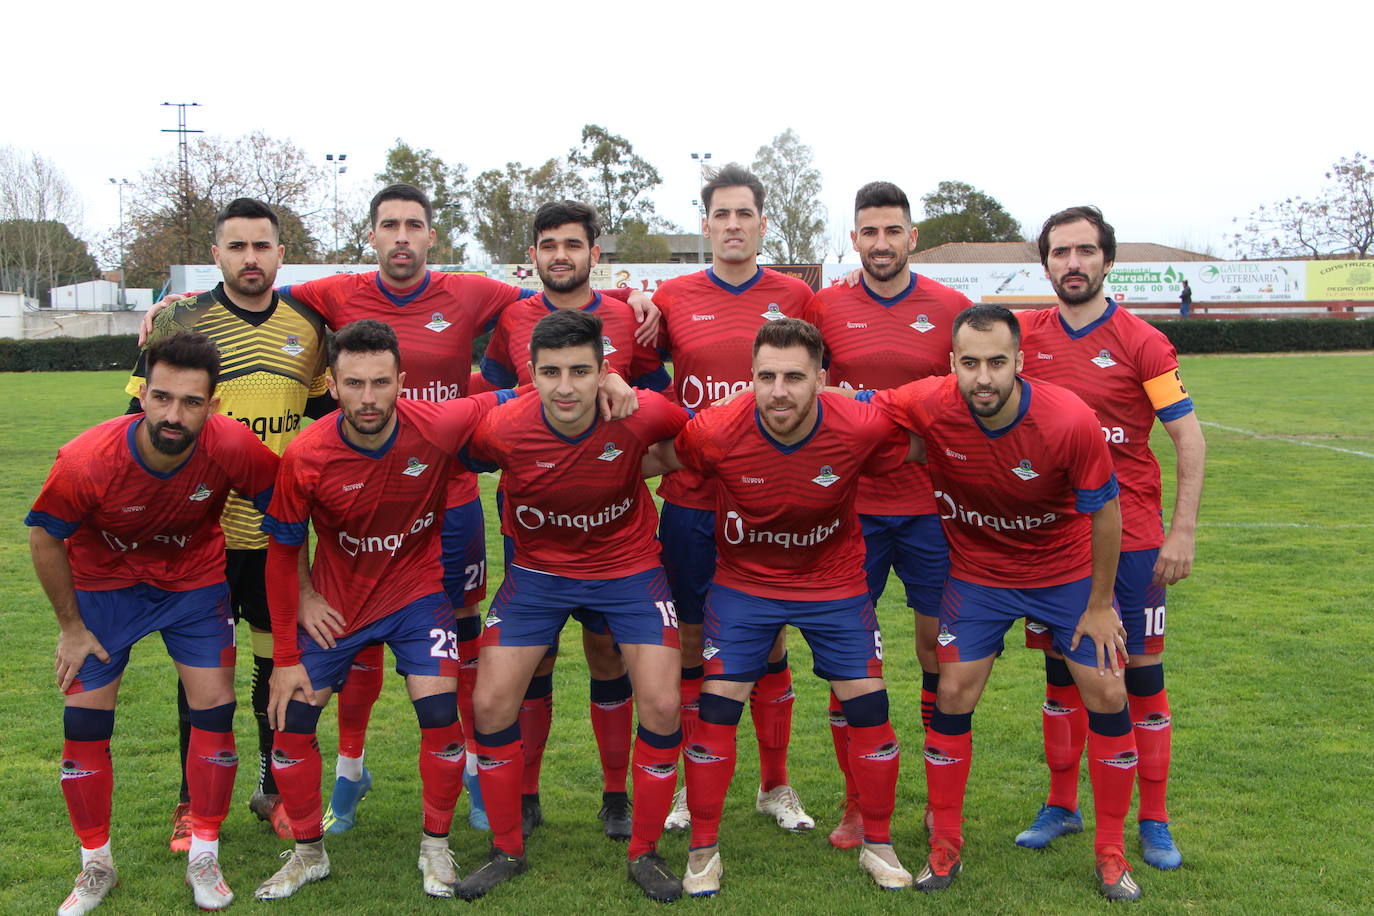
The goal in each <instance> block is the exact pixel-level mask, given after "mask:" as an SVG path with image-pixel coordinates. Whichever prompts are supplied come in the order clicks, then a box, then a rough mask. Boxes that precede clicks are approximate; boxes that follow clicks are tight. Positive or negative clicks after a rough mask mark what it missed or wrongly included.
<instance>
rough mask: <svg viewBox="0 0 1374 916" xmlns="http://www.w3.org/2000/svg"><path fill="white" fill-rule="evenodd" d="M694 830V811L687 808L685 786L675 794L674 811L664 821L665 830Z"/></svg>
mask: <svg viewBox="0 0 1374 916" xmlns="http://www.w3.org/2000/svg"><path fill="white" fill-rule="evenodd" d="M691 828H692V809H690V808H688V807H687V787H686V786H683V787H682V788H680V789H678V790H677V792H675V793H674V794H673V810H672V811H669V812H668V816H667V817H665V818H664V819H663V829H664V830H690V829H691Z"/></svg>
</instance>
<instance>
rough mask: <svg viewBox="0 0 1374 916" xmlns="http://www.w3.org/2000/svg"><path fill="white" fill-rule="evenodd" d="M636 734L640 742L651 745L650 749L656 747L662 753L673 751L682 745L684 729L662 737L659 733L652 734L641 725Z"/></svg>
mask: <svg viewBox="0 0 1374 916" xmlns="http://www.w3.org/2000/svg"><path fill="white" fill-rule="evenodd" d="M635 734H636V735H638V736H639V740H640V741H643V742H644V743H645V744H647V745H649V747H656V748H658V749H659V750H661V751H668V750H672V749H673V748H675V747H677V746H678V745H680V744H682V729H680V728H679V729H678V730H677V731H675V732H673V733H672V734H669V735H660V734H659V733H658V732H651V731H649V730H648V729H647V728H645V727H644V726H643V725H641V726H639V728H638V729H637V730H636V732H635Z"/></svg>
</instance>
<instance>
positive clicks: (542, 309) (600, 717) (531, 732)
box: [481, 200, 671, 839]
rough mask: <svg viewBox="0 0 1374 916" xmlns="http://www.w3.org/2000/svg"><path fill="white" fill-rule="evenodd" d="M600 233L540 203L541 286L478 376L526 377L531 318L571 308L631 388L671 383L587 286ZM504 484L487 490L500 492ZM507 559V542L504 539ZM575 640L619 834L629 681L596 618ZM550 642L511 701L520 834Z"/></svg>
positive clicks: (535, 763)
mask: <svg viewBox="0 0 1374 916" xmlns="http://www.w3.org/2000/svg"><path fill="white" fill-rule="evenodd" d="M600 234H601V228H600V223H599V221H598V219H597V214H596V211H595V210H593V209H592V208H591V207H589V206H587V205H586V204H583V203H579V202H577V201H572V200H564V201H556V202H550V203H546V204H544V205H543V206H541V207H540V208H539V210H538V211H536V213H535V215H534V228H533V233H532V241H533V244H532V245H531V246H530V249H529V257H530V262H531V263H532V264H534V266H535V268H536V270H538V272H539V279H540V281H541V282H542V283H543V284H544V289H543V291H542V292H541V293H540V294H539V295H537V296H534V297H533V298H530V299H524V300H522V301H520V302H518V303H516V304H515V305H512V306H509V307H507V308H506V309H505V310H504V311H503V312H502V313H501V317H500V319H498V321H497V323H496V330H495V331H493V332H492V335H491V340H490V342H489V343H488V344H487V350H486V354H485V355H484V356H483V357H482V362H481V369H482V376H483V378H484V379H485V380H486V381H487V382H489V383H491V384H492V385H493V386H495V387H497V388H506V387H511V386H514V385H517V384H525V383H528V382H530V381H531V378H530V370H529V354H530V334H531V333H532V332H533V330H534V327H535V325H536V324H538V322H539V321H540V319H542V318H545V317H546V316H548V315H551V314H553V313H554V312H556V311H558V310H559V309H570V310H580V311H583V312H586V313H587V314H590V315H595V316H596V317H597V318H599V319H600V320H601V325H602V330H601V341H602V350H603V354H604V358H605V362H606V365H607V366H608V367H610V368H611V369H613V370H615V371H616V372H618V373H619V374H620V376H621V377H622V378H625V379H628V380H629V381H630V384H632V385H633V386H634V387H636V388H645V389H651V390H653V391H663V390H664V389H665V388H667V387H668V386H669V385H670V384H671V379H669V377H668V373H667V372H666V371H665V370H664V368H663V361H662V359H661V358H660V357H659V355H658V352H657V351H656V350H654V349H652V348H651V347H646V346H644V345H642V344H640V343H639V342H638V341H636V340H635V329H636V326H637V325H636V322H635V317H634V312H633V310H632V309H631V308H630V306H629V305H627V304H626V303H624V302H621V301H620V300H618V299H612V298H609V297H606V296H603V295H602V294H601V293H598V292H594V291H593V290H592V288H591V272H592V268H593V267H594V266H596V263H597V261H598V260H599V259H600V255H601V249H600V247H599V246H597V244H596V240H597V238H598V236H600ZM504 491H505V488H504V486H503V487H502V489H501V490H500V491H498V493H497V497H496V498H497V502H498V505H499V504H501V503H502V501H503V499H504ZM505 546H506V553H507V556H506V562H507V564H508V565H509V562H510V551H511V541H510V539H509V538H506V539H505ZM582 622H583V628H582V647H583V651H584V653H585V655H586V658H587V668H588V673H589V675H590V694H591V703H590V715H591V722H592V731H593V733H594V734H595V736H596V742H597V749H598V750H599V752H600V757H601V768H602V806H601V810H600V812H599V813H598V817H600V818H601V820H602V821H603V822H604V824H605V828H604V829H605V833H606V835H607V836H608V837H611V838H612V839H629V837H630V833H631V810H630V802H629V797H628V795H627V794H626V791H625V786H626V775H627V773H628V767H629V765H630V747H631V727H632V725H633V723H634V708H633V704H632V701H631V686H630V679H629V677H628V675H627V674H626V671H625V664H624V662H623V661H622V659H621V656H620V653H619V652H618V651H617V650H616V647H615V641H614V639H613V638H612V637H611V634H610V631H609V630H608V629H607V628H606V626H605V623H604V621H602V620H600V619H599V618H596V617H594V616H593V617H588V618H586V619H584V620H583V621H582ZM557 652H558V646H557V643H555V644H554V645H553V647H552V648H551V649H550V650H549V654H548V655H547V656H546V657H545V659H544V660H543V661H542V662H541V663H540V665H539V667H538V669H537V670H536V671H535V673H534V677H533V679H532V680H531V682H530V684H529V685H528V689H527V690H526V695H525V700H524V702H523V703H521V705H520V731H521V734H522V736H523V739H524V756H525V772H524V780H523V784H522V786H521V819H522V829H523V832H524V834H525V836H526V837H528V836H529V835H530V833H531V832H533V830H534V828H535V827H537V826H539V824H541V823H543V820H544V815H543V808H542V806H541V804H540V800H539V774H540V767H541V764H542V762H543V757H544V747H545V743H546V741H547V739H548V735H549V728H550V725H551V723H552V719H553V668H554V662H555V660H556V658H557Z"/></svg>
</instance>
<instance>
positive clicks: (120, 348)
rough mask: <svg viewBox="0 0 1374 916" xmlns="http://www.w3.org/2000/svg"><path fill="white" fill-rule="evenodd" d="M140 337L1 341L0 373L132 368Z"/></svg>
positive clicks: (128, 335) (119, 336) (136, 356)
mask: <svg viewBox="0 0 1374 916" xmlns="http://www.w3.org/2000/svg"><path fill="white" fill-rule="evenodd" d="M137 358H138V338H137V337H136V336H134V335H133V334H121V335H118V336H115V337H50V338H47V339H44V340H9V339H0V372H72V371H81V370H92V369H132V368H133V367H134V360H135V359H137Z"/></svg>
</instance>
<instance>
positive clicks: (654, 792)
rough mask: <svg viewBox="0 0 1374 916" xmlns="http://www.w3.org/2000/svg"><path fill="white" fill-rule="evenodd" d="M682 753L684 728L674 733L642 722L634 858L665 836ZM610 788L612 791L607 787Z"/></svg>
mask: <svg viewBox="0 0 1374 916" xmlns="http://www.w3.org/2000/svg"><path fill="white" fill-rule="evenodd" d="M681 752H682V729H678V730H677V731H675V732H673V733H672V734H671V735H660V734H658V733H657V732H651V731H649V730H648V729H646V728H645V727H644V726H643V725H641V726H639V734H638V736H637V737H636V738H635V751H634V790H635V805H634V811H633V812H632V814H631V821H630V824H631V826H630V851H629V857H630V858H631V859H635V858H638V857H639V856H641V855H643V854H644V853H646V852H653V851H654V849H655V848H656V847H657V846H658V838H659V837H660V836H662V835H663V821H664V820H665V819H666V818H667V817H668V812H670V811H672V810H673V791H674V790H675V789H676V788H677V757H678V754H680V753H681ZM608 791H609V790H608Z"/></svg>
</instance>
